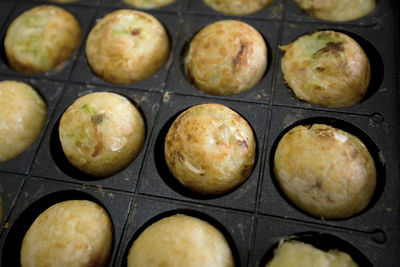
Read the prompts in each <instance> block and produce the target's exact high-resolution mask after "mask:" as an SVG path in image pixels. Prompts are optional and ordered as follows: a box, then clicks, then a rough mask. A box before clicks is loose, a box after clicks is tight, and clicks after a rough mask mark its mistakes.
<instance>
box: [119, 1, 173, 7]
mask: <svg viewBox="0 0 400 267" xmlns="http://www.w3.org/2000/svg"><path fill="white" fill-rule="evenodd" d="M123 1H124V3H125V4H127V5H131V6H133V7H135V8H141V9H153V8H158V7H163V6H166V5H169V4H171V3H173V2H175V1H176V0H123Z"/></svg>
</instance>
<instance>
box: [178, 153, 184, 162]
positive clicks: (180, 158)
mask: <svg viewBox="0 0 400 267" xmlns="http://www.w3.org/2000/svg"><path fill="white" fill-rule="evenodd" d="M176 154H177V155H178V158H179V160H181V161H184V160H185V157H184V156H183V155H182V153H181V152H179V151H177V152H176Z"/></svg>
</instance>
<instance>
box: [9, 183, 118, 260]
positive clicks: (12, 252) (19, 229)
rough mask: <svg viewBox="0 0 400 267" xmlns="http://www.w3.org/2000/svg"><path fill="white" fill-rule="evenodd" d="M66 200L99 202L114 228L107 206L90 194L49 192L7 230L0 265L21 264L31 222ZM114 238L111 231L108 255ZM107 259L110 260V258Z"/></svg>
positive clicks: (69, 191) (112, 247)
mask: <svg viewBox="0 0 400 267" xmlns="http://www.w3.org/2000/svg"><path fill="white" fill-rule="evenodd" d="M67 200H89V201H92V202H95V203H97V204H99V205H100V206H101V207H103V209H104V210H105V211H106V212H107V214H108V216H109V218H110V220H111V224H112V229H114V222H113V218H112V217H111V216H110V213H109V212H108V210H107V208H106V207H105V206H104V205H102V204H101V201H99V200H98V199H97V198H95V197H93V196H92V195H90V194H88V193H85V192H81V191H75V190H66V191H58V192H54V193H50V194H48V195H46V196H44V197H42V198H41V199H39V200H37V201H35V202H33V203H32V204H31V205H29V206H28V207H27V208H26V209H25V210H24V211H23V212H22V213H21V214H20V215H19V217H18V218H17V219H16V220H15V222H14V223H13V224H12V226H11V228H10V231H9V232H8V234H7V237H6V239H5V241H4V246H3V251H2V259H1V265H2V266H21V265H20V255H21V254H20V251H21V245H22V241H23V239H24V236H25V234H26V232H27V231H28V229H29V228H30V226H31V225H32V223H33V222H34V221H35V220H36V218H37V217H38V216H39V215H40V214H42V213H43V212H44V211H45V210H47V209H48V208H50V207H51V206H53V205H55V204H57V203H59V202H63V201H67ZM114 240H115V233H114V231H113V243H112V245H111V250H110V257H111V255H112V251H113V250H114ZM109 260H111V258H110V259H109Z"/></svg>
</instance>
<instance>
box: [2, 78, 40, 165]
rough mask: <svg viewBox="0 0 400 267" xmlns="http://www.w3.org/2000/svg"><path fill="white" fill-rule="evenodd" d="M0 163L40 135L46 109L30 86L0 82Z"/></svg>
mask: <svg viewBox="0 0 400 267" xmlns="http://www.w3.org/2000/svg"><path fill="white" fill-rule="evenodd" d="M0 107H1V112H0V162H2V161H6V160H9V159H11V158H13V157H15V156H17V155H19V154H20V153H22V152H23V151H24V150H26V149H27V148H28V147H29V146H31V144H32V143H33V142H34V141H35V140H36V138H37V137H38V136H39V134H40V133H41V131H42V129H43V126H44V123H45V121H46V115H47V108H46V103H45V102H44V100H43V99H42V97H41V96H40V95H39V94H38V93H37V92H36V91H35V89H33V88H32V87H31V86H30V85H28V84H26V83H23V82H16V81H2V82H0Z"/></svg>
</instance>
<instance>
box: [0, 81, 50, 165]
mask: <svg viewBox="0 0 400 267" xmlns="http://www.w3.org/2000/svg"><path fill="white" fill-rule="evenodd" d="M5 81H11V82H18V83H24V84H25V85H28V86H30V87H31V89H32V90H33V91H34V92H35V93H37V95H38V96H39V98H40V99H41V100H42V101H43V103H44V105H45V112H46V114H45V118H44V121H43V125H42V128H41V129H40V131H39V133H38V134H37V136H36V137H35V139H33V140H32V142H31V143H30V144H29V145H28V146H26V147H25V149H24V150H22V151H20V153H19V154H17V155H14V156H13V157H11V158H9V159H7V160H4V161H1V160H0V163H1V162H6V161H9V160H12V159H14V160H15V159H16V158H17V157H18V156H20V155H22V154H23V153H24V152H25V151H27V150H29V148H30V147H32V146H33V145H34V144H35V143H36V142H38V140H39V139H40V138H41V136H42V134H43V132H44V130H45V128H46V125H47V122H48V118H49V114H50V112H49V106H48V103H47V99H46V97H45V95H43V94H42V92H41V91H40V90H39V88H38V86H36V85H33V84H32V83H31V82H27V81H25V80H18V79H14V78H10V79H4V80H0V83H1V82H5ZM25 106H26V105H23V106H22V108H21V110H23V109H24V107H25ZM35 119H37V118H35Z"/></svg>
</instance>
